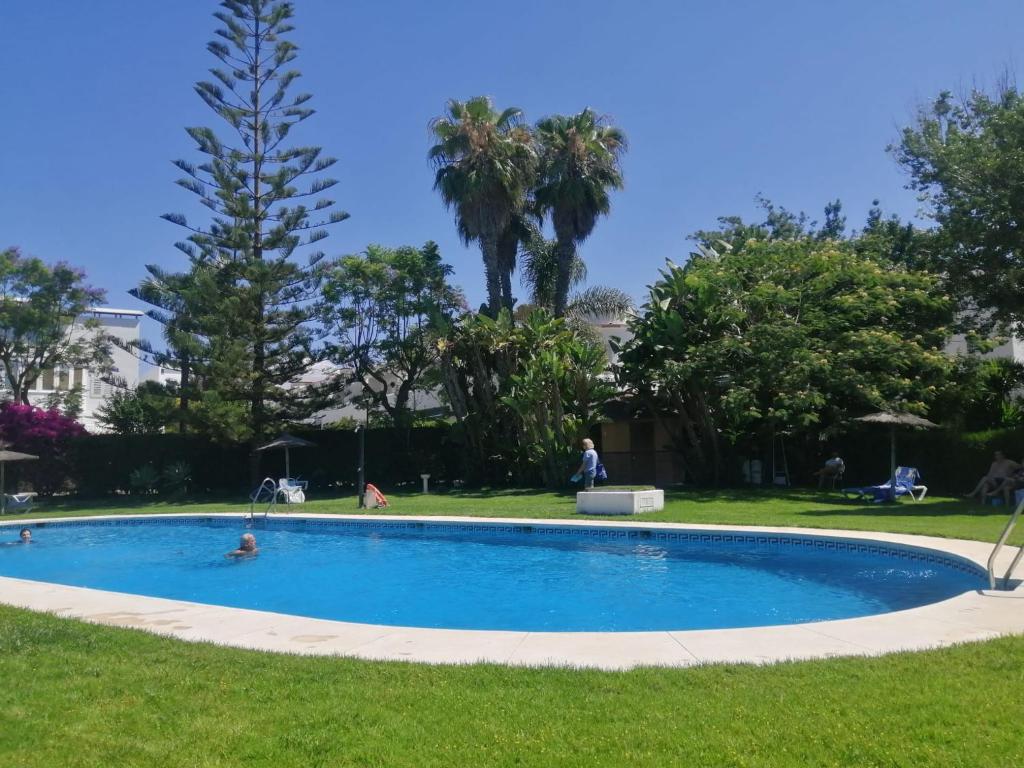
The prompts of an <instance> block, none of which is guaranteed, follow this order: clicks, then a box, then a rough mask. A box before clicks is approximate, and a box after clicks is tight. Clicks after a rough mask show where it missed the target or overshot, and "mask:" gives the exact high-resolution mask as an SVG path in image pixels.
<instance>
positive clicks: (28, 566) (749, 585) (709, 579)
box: [0, 518, 984, 631]
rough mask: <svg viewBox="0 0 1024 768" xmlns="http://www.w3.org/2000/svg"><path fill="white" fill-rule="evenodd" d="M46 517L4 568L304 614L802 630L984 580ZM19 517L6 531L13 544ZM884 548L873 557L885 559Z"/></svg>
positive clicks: (794, 544)
mask: <svg viewBox="0 0 1024 768" xmlns="http://www.w3.org/2000/svg"><path fill="white" fill-rule="evenodd" d="M245 531H246V528H245V527H244V526H243V524H242V523H241V522H240V521H237V520H224V519H215V518H208V519H200V520H191V521H187V522H186V521H185V520H182V519H178V520H156V519H153V518H150V519H145V520H139V521H135V524H111V523H109V522H108V523H100V522H96V523H47V524H44V525H41V526H33V533H34V539H35V541H34V543H32V544H30V545H27V546H24V545H19V544H11V545H0V576H13V577H17V578H24V579H34V580H38V581H47V582H54V583H59V584H70V585H75V586H83V587H94V588H97V589H106V590H111V591H116V592H129V593H134V594H141V595H151V596H156V597H167V598H175V599H180V600H190V601H194V602H200V603H210V604H216V605H227V606H235V607H239V608H252V609H257V610H265V611H276V612H279V613H289V614H295V615H301V616H312V617H317V618H325V619H338V620H343V621H354V622H363V623H370V624H391V625H404V626H418V627H446V628H458V629H504V630H523V631H628V630H667V629H706V628H717V627H748V626H757V625H767V624H792V623H797V622H805V621H821V620H827V619H841V618H850V617H855V616H864V615H868V614H874V613H882V612H886V611H894V610H900V609H904V608H912V607H915V606H919V605H923V604H926V603H931V602H936V601H939V600H943V599H946V598H948V597H952V596H953V595H957V594H960V593H962V592H965V591H969V590H974V589H978V588H981V587H983V586H984V581H983V578H982V575H981V573H980V571H979V570H978V569H975V568H973V567H971V566H965V565H963V564H962V563H959V562H958V561H956V560H955V559H953V558H948V557H943V556H941V555H938V553H931V554H930V555H929V554H927V553H925V552H923V551H921V550H909V549H905V548H904V549H899V548H895V547H879V546H877V545H870V546H869V543H868V542H863V541H861V542H852V543H851V542H838V541H836V540H829V539H822V538H815V537H806V536H802V537H792V536H789V537H787V536H765V535H758V536H754V535H735V536H729V535H722V534H721V533H718V532H715V533H712V532H692V533H682V534H680V533H677V532H667V531H665V530H664V529H661V530H659V529H653V528H652V529H649V530H642V531H636V530H632V531H625V530H623V529H619V530H617V531H609V530H608V529H604V530H603V531H602V530H601V529H593V528H591V529H587V528H577V529H574V530H571V531H565V530H561V529H557V528H554V527H553V526H541V525H532V526H531V525H523V526H508V525H504V526H482V525H470V526H459V525H457V524H433V523H428V524H417V523H413V522H396V523H382V524H375V523H372V522H367V521H363V522H359V523H353V524H343V523H342V522H341V521H338V522H335V521H330V522H328V523H326V524H324V523H322V522H316V521H308V522H307V521H304V520H301V519H299V520H296V519H289V520H271V521H269V522H267V523H265V524H264V523H261V522H258V523H257V526H256V528H255V529H254V530H253V532H254V533H255V535H256V537H257V539H258V542H259V546H260V554H259V556H258V557H255V558H251V559H247V560H241V561H232V560H228V559H226V558H225V557H224V553H225V552H226V551H228V550H230V549H233V548H234V547H235V546H236V545H237V542H238V538H239V536H240V534H242V533H244V532H245ZM17 535H18V528H17V527H3V528H0V543H3V542H14V541H16V539H17ZM872 550H873V551H872Z"/></svg>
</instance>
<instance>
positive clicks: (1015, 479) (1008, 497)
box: [985, 459, 1024, 506]
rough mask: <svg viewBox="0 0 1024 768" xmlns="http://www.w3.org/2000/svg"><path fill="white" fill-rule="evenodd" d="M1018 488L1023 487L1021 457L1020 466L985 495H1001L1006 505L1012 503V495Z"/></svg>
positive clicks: (1023, 476)
mask: <svg viewBox="0 0 1024 768" xmlns="http://www.w3.org/2000/svg"><path fill="white" fill-rule="evenodd" d="M1018 488H1024V459H1021V463H1020V466H1018V467H1017V469H1015V470H1014V471H1013V473H1012V474H1011V475H1010V476H1009V477H1007V478H1005V479H1004V480H1003V481H1002V482H1001V483H1000V484H999V485H997V486H996V487H995V488H993V489H992V490H991V491H988V492H987V493H986V494H985V496H988V497H990V498H993V497H997V496H1002V497H1003V501H1004V502H1005V503H1006V506H1010V505H1011V504H1012V503H1013V495H1014V493H1015V492H1016V491H1017V489H1018Z"/></svg>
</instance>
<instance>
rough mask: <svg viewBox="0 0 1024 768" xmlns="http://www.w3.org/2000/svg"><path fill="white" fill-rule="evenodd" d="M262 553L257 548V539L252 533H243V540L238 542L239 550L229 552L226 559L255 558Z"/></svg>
mask: <svg viewBox="0 0 1024 768" xmlns="http://www.w3.org/2000/svg"><path fill="white" fill-rule="evenodd" d="M259 553H260V550H259V547H257V546H256V537H255V536H253V535H252V534H251V533H243V534H242V540H241V541H239V542H238V549H236V550H234V551H232V552H228V553H227V554H226V555H224V557H253V556H255V555H258V554H259Z"/></svg>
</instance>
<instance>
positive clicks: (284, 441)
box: [256, 432, 316, 477]
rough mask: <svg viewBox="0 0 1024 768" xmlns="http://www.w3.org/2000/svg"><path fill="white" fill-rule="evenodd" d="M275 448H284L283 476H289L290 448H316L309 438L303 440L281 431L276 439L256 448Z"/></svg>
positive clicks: (290, 472) (290, 474) (290, 465)
mask: <svg viewBox="0 0 1024 768" xmlns="http://www.w3.org/2000/svg"><path fill="white" fill-rule="evenodd" d="M275 448H284V474H285V477H291V476H292V464H291V457H290V456H289V453H288V452H289V451H290V450H291V449H292V448H316V443H311V442H309V440H303V439H302V438H301V437H296V436H295V435H289V434H288V433H287V432H282V433H281V436H280V437H278V438H277V439H276V440H274V441H272V442H269V443H267V444H266V445H261V446H260V447H259V448H257V449H256V450H257V451H270V450H273V449H275Z"/></svg>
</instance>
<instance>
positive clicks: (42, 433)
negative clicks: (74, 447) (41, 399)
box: [0, 402, 86, 495]
mask: <svg viewBox="0 0 1024 768" xmlns="http://www.w3.org/2000/svg"><path fill="white" fill-rule="evenodd" d="M84 434H86V431H85V427H83V426H82V425H81V424H79V423H78V422H77V421H75V420H74V419H71V418H68V417H67V416H65V415H64V414H62V413H61V412H60V411H48V410H46V409H45V408H37V407H35V406H32V405H24V404H22V403H15V402H6V403H3V404H0V440H2V441H3V442H4V443H5V444H6V445H7V447H8V448H9V449H10V450H12V451H20V452H21V453H31V454H33V455H35V456H38V457H39V460H38V461H21V462H18V463H16V464H11V465H8V473H9V476H10V477H11V478H12V479H13V480H14V481H15V482H17V483H20V484H22V485H25V484H29V485H31V486H32V490H34V491H36V492H37V493H40V494H43V495H49V494H52V493H54V492H55V491H59V490H61V489H62V488H64V487H65V486H66V485H67V482H68V475H69V473H70V469H71V466H70V460H69V452H68V444H69V442H70V441H71V439H72V438H75V437H79V436H80V435H84ZM9 487H10V488H13V487H14V485H13V484H11V485H9Z"/></svg>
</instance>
